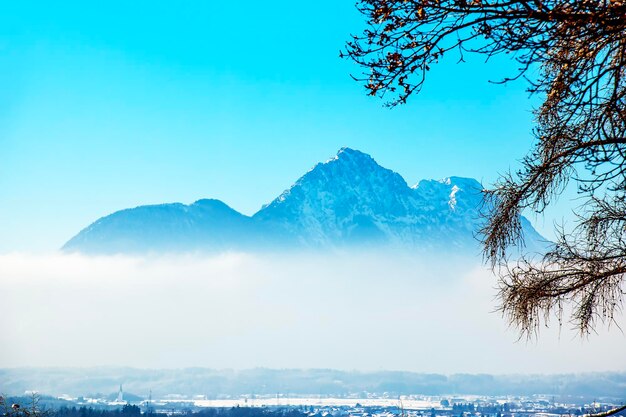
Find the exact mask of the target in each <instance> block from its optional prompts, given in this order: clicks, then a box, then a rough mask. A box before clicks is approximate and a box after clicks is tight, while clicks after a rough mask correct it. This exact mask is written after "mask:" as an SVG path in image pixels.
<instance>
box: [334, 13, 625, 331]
mask: <svg viewBox="0 0 626 417" xmlns="http://www.w3.org/2000/svg"><path fill="white" fill-rule="evenodd" d="M357 7H358V9H359V10H360V12H361V13H362V14H363V15H364V16H365V17H366V19H367V28H366V29H365V30H364V31H363V33H361V34H359V35H356V36H353V37H352V39H351V40H350V41H349V42H347V44H346V48H345V50H344V51H342V56H346V57H348V58H350V59H352V60H353V61H355V62H356V63H358V64H359V65H360V66H361V67H362V68H364V72H363V74H362V75H361V76H357V77H354V78H355V79H356V80H357V81H360V82H362V83H363V84H364V86H365V88H366V89H367V92H368V94H370V95H374V96H381V97H382V96H385V98H386V99H387V104H388V105H389V106H395V105H397V104H402V103H405V102H406V100H407V98H408V97H409V96H411V95H412V94H415V93H417V92H419V91H420V89H421V88H422V86H423V84H424V81H425V79H426V74H427V72H428V70H429V69H430V67H431V66H432V65H433V64H436V63H437V62H438V61H439V60H440V59H441V58H442V57H444V56H446V55H449V54H451V53H455V54H457V56H458V57H459V59H460V60H461V61H462V60H463V57H464V56H465V54H468V53H472V54H481V55H483V56H485V57H487V59H488V58H489V57H491V56H494V55H497V54H502V53H507V54H511V56H512V58H513V59H515V60H516V61H517V63H518V64H519V71H518V72H516V73H514V74H506V75H505V78H503V79H502V80H501V82H507V81H511V80H513V79H518V78H523V79H525V80H526V81H527V82H528V89H529V91H530V93H532V94H536V95H539V96H540V97H541V98H542V100H543V102H542V104H541V105H540V106H539V107H538V108H537V109H535V118H536V126H535V129H534V132H533V133H534V136H535V141H534V145H533V148H532V149H531V151H530V152H529V154H528V156H527V157H525V158H524V159H523V161H522V168H521V169H520V170H519V171H517V172H514V173H509V174H507V175H504V176H502V177H501V178H500V180H499V181H498V182H497V183H496V184H495V185H494V186H493V188H491V189H489V190H486V191H485V193H486V198H487V201H488V203H489V204H487V207H489V211H488V213H486V224H485V227H484V229H483V230H482V231H481V236H482V239H483V249H484V254H485V257H486V258H487V259H488V261H489V262H490V263H491V265H492V267H493V268H494V269H495V270H496V271H497V272H498V273H499V277H500V280H499V282H500V297H501V305H500V309H501V311H502V312H503V314H504V315H505V316H506V317H507V318H508V320H509V321H510V323H511V324H513V325H515V326H517V327H518V329H519V330H520V331H521V334H522V335H526V336H531V335H533V334H534V333H535V332H536V331H537V330H538V328H539V326H540V324H541V323H544V322H545V323H547V321H548V319H549V318H550V317H551V316H552V314H553V313H555V314H556V315H557V317H558V318H559V321H560V320H561V317H562V315H563V311H564V306H565V305H570V306H571V308H572V312H571V316H570V320H571V321H572V322H573V323H574V325H575V327H576V328H577V329H578V330H579V331H580V332H581V334H588V333H589V332H590V331H592V330H593V329H594V327H595V325H596V324H597V323H598V321H600V322H606V323H611V322H614V320H615V314H616V312H618V311H619V310H620V309H621V307H622V304H623V296H624V289H623V284H624V277H625V274H626V163H625V155H626V108H625V95H626V84H625V82H624V75H625V74H624V71H625V70H626V65H625V64H626V1H624V0H582V1H571V0H545V1H542V0H395V1H392V0H360V1H359V2H358V3H357ZM530 69H531V70H532V71H529V70H530ZM571 181H573V182H574V183H575V185H576V186H577V187H578V191H579V193H580V194H581V202H582V203H581V206H580V207H579V208H578V213H577V215H578V221H577V222H576V224H575V227H574V228H573V229H572V230H568V231H564V230H563V229H559V231H558V239H557V241H556V242H555V243H554V245H552V246H551V248H550V249H549V250H548V251H547V253H546V254H544V255H543V256H542V257H541V259H536V258H535V259H532V257H531V258H524V259H521V260H519V261H517V262H514V263H512V262H510V260H509V259H507V252H508V248H510V247H511V246H521V245H523V236H522V228H521V223H520V213H521V212H522V211H523V210H525V209H529V210H533V211H535V212H542V211H543V210H544V209H545V208H546V206H547V205H548V204H550V203H552V202H553V201H554V199H555V198H556V197H557V196H558V195H559V194H560V193H561V192H562V191H563V189H564V188H565V187H566V186H567V185H568V183H570V182H571Z"/></svg>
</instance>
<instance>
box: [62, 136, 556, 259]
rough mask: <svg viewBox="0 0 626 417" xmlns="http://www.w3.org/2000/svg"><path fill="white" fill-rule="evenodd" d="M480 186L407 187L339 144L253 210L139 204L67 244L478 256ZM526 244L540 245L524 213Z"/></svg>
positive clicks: (84, 248)
mask: <svg viewBox="0 0 626 417" xmlns="http://www.w3.org/2000/svg"><path fill="white" fill-rule="evenodd" d="M481 190H482V186H481V185H480V183H479V182H478V181H476V180H474V179H471V178H461V177H449V178H446V179H444V180H440V181H435V180H422V181H420V182H419V183H418V184H416V185H415V186H413V187H409V186H408V185H407V183H406V181H405V180H404V179H403V178H402V177H401V176H400V175H399V174H397V173H396V172H393V171H391V170H389V169H386V168H383V167H381V166H380V165H378V164H377V163H376V161H375V160H374V159H373V158H372V157H371V156H369V155H367V154H365V153H363V152H360V151H357V150H354V149H350V148H342V149H341V150H340V151H339V152H338V153H337V155H336V156H335V157H333V158H331V159H330V160H328V161H326V162H324V163H319V164H317V165H316V166H315V167H313V168H312V169H311V170H310V171H309V172H307V173H306V174H305V175H303V176H302V177H301V178H300V179H298V180H297V181H296V182H295V183H294V185H292V186H291V187H290V188H289V189H288V190H286V191H284V192H283V193H282V194H281V195H280V196H279V197H278V198H276V199H275V200H274V201H272V202H271V203H270V204H268V205H266V206H264V207H263V208H262V209H261V210H259V211H258V212H257V213H256V214H254V215H253V216H252V217H247V216H244V215H242V214H240V213H238V212H236V211H235V210H233V209H231V208H230V207H228V206H227V205H226V204H224V203H222V202H220V201H218V200H199V201H197V202H195V203H194V204H191V205H188V206H187V205H183V204H180V203H174V204H163V205H155V206H141V207H137V208H134V209H127V210H122V211H118V212H115V213H113V214H111V215H109V216H106V217H103V218H101V219H99V220H97V221H96V222H95V223H93V224H92V225H90V226H89V227H87V228H86V229H84V230H83V231H81V232H80V233H79V234H78V235H76V236H75V237H74V238H72V239H71V240H70V241H69V242H68V243H67V244H66V245H65V246H64V249H66V250H76V251H81V252H95V253H101V252H105V253H111V252H113V253H115V252H138V251H150V250H154V251H163V250H228V249H253V250H254V249H262V248H263V249H266V248H272V247H281V246H282V247H294V246H295V247H298V246H301V247H313V248H325V247H345V246H353V245H381V244H382V245H390V246H394V247H407V248H413V249H419V248H423V249H437V250H439V249H441V250H445V249H454V250H456V249H463V250H466V251H472V252H473V253H476V252H477V251H478V249H477V248H478V242H477V240H476V233H477V232H478V230H479V229H480V225H481V223H482V221H483V220H482V219H481V217H480V210H481V207H482V205H483V197H482V193H481ZM522 223H523V228H524V232H525V235H526V238H527V246H528V247H529V249H531V250H537V249H539V248H542V247H544V246H545V244H544V243H542V241H543V238H542V237H541V236H540V235H539V234H538V233H537V232H536V231H535V230H534V229H533V228H532V226H531V224H530V222H528V221H527V220H526V219H523V221H522Z"/></svg>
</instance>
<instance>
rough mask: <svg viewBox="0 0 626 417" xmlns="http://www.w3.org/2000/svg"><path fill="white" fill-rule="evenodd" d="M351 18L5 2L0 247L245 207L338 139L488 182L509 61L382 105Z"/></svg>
mask: <svg viewBox="0 0 626 417" xmlns="http://www.w3.org/2000/svg"><path fill="white" fill-rule="evenodd" d="M362 24H363V23H362V18H361V16H360V15H359V14H358V12H357V10H356V9H355V7H354V4H353V1H352V0H346V1H337V0H333V1H326V0H324V1H317V2H306V3H302V2H293V1H275V2H257V1H232V2H207V1H197V2H193V1H189V2H184V5H176V4H174V3H171V2H154V1H145V2H142V1H133V2H127V1H125V2H121V1H120V2H118V1H110V2H106V3H102V4H101V5H100V6H97V5H90V4H88V2H87V3H85V2H78V1H77V2H69V1H65V2H60V4H52V3H50V2H43V1H42V2H29V1H23V2H8V3H6V4H3V6H2V10H1V11H0V158H1V160H0V235H1V236H2V237H3V238H2V242H0V252H8V251H15V250H17V251H24V250H26V251H30V250H36V251H39V250H54V249H56V248H58V247H60V246H61V245H62V244H63V243H64V242H65V241H66V240H67V239H69V238H70V237H72V236H73V235H74V234H75V233H77V232H78V231H79V230H80V229H81V228H83V227H85V226H86V225H88V224H89V223H91V222H92V221H94V220H95V219H97V218H98V217H100V216H103V215H106V214H108V213H110V212H112V211H115V210H118V209H122V208H126V207H133V206H137V205H142V204H153V203H161V202H174V201H179V202H184V203H191V202H193V201H195V200H197V199H199V198H218V199H221V200H223V201H224V202H226V203H227V204H229V205H230V206H232V207H233V208H235V209H237V210H239V211H241V212H243V213H246V214H252V213H254V212H255V211H256V210H258V209H259V208H260V207H261V205H263V204H265V203H267V202H269V201H270V200H272V199H273V198H274V197H276V196H277V195H278V194H279V193H280V192H282V191H283V189H285V188H287V187H288V186H289V185H291V183H292V182H293V181H294V180H296V179H297V178H298V177H299V176H300V175H302V174H303V173H304V172H305V171H306V170H308V169H309V168H310V167H311V166H312V165H314V164H315V163H316V162H318V161H322V160H325V159H327V158H328V157H330V156H331V155H333V154H334V153H336V151H337V150H338V149H339V148H340V147H342V146H350V147H353V148H356V149H360V150H362V151H364V152H367V153H369V154H371V155H372V156H373V157H374V158H375V159H376V160H377V161H378V162H379V163H380V164H381V165H383V166H385V167H388V168H390V169H393V170H395V171H397V172H399V173H400V174H401V175H403V176H404V178H405V179H406V180H407V182H409V184H413V183H414V182H416V181H418V180H419V179H422V178H441V177H445V176H450V175H459V176H469V177H475V178H477V179H479V180H482V181H483V182H484V183H486V184H489V183H490V182H491V181H493V180H494V179H495V178H496V177H497V174H498V173H499V172H503V171H505V170H508V169H509V168H510V167H515V166H516V165H517V160H519V159H520V158H521V157H522V156H523V155H524V154H525V153H526V151H527V150H528V148H529V146H530V144H531V134H530V132H531V127H532V114H531V108H532V103H531V100H529V99H528V95H527V93H526V92H525V91H524V88H525V85H524V84H523V83H522V82H519V83H514V84H509V85H506V86H500V85H493V84H489V83H488V80H489V79H498V78H500V77H502V76H505V75H510V74H511V73H512V72H513V69H514V65H513V64H512V63H511V62H510V61H509V57H502V58H498V59H495V60H493V61H492V62H490V63H489V64H487V65H483V63H482V61H480V59H476V60H473V61H471V62H469V63H467V64H460V65H457V64H456V62H455V60H454V59H450V60H448V61H445V62H442V63H441V64H440V65H438V66H435V67H434V68H433V69H432V72H431V74H429V75H430V78H429V79H428V81H427V84H426V88H425V90H424V91H423V93H422V94H421V95H419V96H417V97H414V98H413V99H412V100H411V101H410V103H409V104H408V105H406V106H404V107H401V108H396V109H393V110H389V109H387V108H384V107H383V106H382V104H383V102H382V101H381V100H379V99H374V98H370V97H366V96H365V94H364V89H363V88H362V87H361V86H360V85H358V84H357V83H355V82H354V81H352V80H351V79H350V77H349V74H350V73H351V72H352V73H356V72H358V71H359V70H358V69H357V68H355V67H353V66H352V64H350V63H349V62H347V61H345V60H341V59H339V58H338V52H339V50H340V49H341V48H342V47H343V44H344V42H345V41H346V40H347V39H348V37H349V34H350V33H351V32H352V33H356V32H358V31H359V28H361V26H362ZM559 210H561V209H559ZM560 214H561V213H560V212H559V211H557V212H554V211H553V212H551V214H550V215H549V216H547V217H546V220H541V219H540V220H539V224H538V226H539V227H538V228H539V230H540V231H544V233H547V232H546V230H549V229H550V228H551V224H552V223H551V222H552V218H554V217H556V218H559V215H560ZM547 234H549V233H547Z"/></svg>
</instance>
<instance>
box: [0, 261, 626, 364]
mask: <svg viewBox="0 0 626 417" xmlns="http://www.w3.org/2000/svg"><path fill="white" fill-rule="evenodd" d="M0 271H2V272H1V275H2V279H1V280H0V327H1V328H2V329H3V331H2V332H1V333H0V367H17V366H94V365H127V366H133V367H146V368H164V367H187V366H205V367H214V368H236V369H242V368H250V367H259V366H263V367H271V368H336V369H358V370H381V369H390V370H394V369H395V370H406V371H417V372H440V373H455V372H471V373H477V372H487V373H495V374H502V373H518V372H519V373H531V372H532V373H553V372H579V371H598V370H613V371H617V370H624V369H626V362H625V360H624V356H623V345H624V338H625V336H624V334H623V333H622V332H621V331H620V330H619V329H618V328H617V327H616V326H613V327H612V328H611V329H610V330H609V331H606V329H605V328H600V329H599V332H600V333H599V334H598V335H592V336H591V337H590V338H589V339H588V340H586V341H584V342H583V341H581V340H580V339H579V338H577V335H576V334H575V333H574V332H573V331H571V330H570V329H569V326H568V324H567V323H565V324H564V326H563V328H562V330H561V331H560V332H559V330H558V324H557V322H556V321H553V322H552V327H551V328H550V329H546V330H543V331H542V332H541V335H540V337H541V339H540V341H539V343H534V342H531V343H527V342H525V341H521V342H516V339H517V333H516V332H515V331H513V330H510V329H509V330H507V326H506V323H505V322H504V320H503V319H502V318H501V317H500V315H499V314H497V313H493V312H492V310H493V309H494V307H495V305H496V301H495V300H494V296H495V294H496V291H495V289H494V286H495V278H494V277H493V275H492V274H491V272H490V271H488V270H486V269H485V268H484V267H483V266H481V265H480V263H479V262H478V260H477V259H474V260H468V259H462V258H454V257H445V256H442V257H441V258H440V259H433V258H432V257H431V258H429V259H428V261H426V260H425V259H420V258H418V257H416V256H414V255H411V254H408V253H406V254H390V253H374V252H372V253H360V254H355V253H333V254H324V255H322V254H316V253H301V254H290V255H284V254H282V255H278V254H275V255H263V256H261V255H254V254H244V253H228V254H223V255H214V256H199V255H187V256H166V257H159V258H151V257H124V256H117V257H84V256H79V255H61V254H49V255H28V254H20V253H13V254H5V255H1V256H0ZM622 322H623V321H622Z"/></svg>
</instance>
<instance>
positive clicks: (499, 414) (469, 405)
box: [12, 386, 626, 417]
mask: <svg viewBox="0 0 626 417" xmlns="http://www.w3.org/2000/svg"><path fill="white" fill-rule="evenodd" d="M363 394H364V393H359V394H351V395H347V396H345V397H343V398H336V397H328V396H321V395H319V396H285V395H282V394H280V393H277V394H276V395H273V396H268V395H263V396H260V395H243V396H238V397H236V398H235V397H232V396H228V395H219V396H216V397H215V398H211V399H209V398H207V396H206V395H193V396H186V395H180V394H168V395H165V396H162V397H159V398H156V397H155V398H153V397H152V395H151V393H150V395H149V396H148V398H141V397H138V396H136V395H134V394H130V393H125V392H124V389H123V386H120V387H119V391H118V392H117V393H116V394H110V395H106V396H94V397H69V396H66V395H65V396H61V397H52V396H46V395H43V394H39V393H35V392H26V393H25V394H24V395H23V396H19V397H14V398H12V401H20V400H21V401H23V402H24V404H26V405H28V404H30V403H31V402H32V401H31V398H32V397H34V396H36V397H38V403H39V407H40V409H41V410H47V411H50V412H53V413H54V414H56V415H57V416H59V417H94V416H98V417H107V416H108V415H111V416H114V415H117V416H119V415H124V416H128V417H130V416H131V415H163V416H177V415H192V414H193V415H199V416H200V417H212V416H217V415H219V416H220V417H257V416H266V417H277V416H289V417H396V416H398V417H535V416H536V417H556V416H566V415H567V416H581V415H585V414H593V413H600V412H605V411H608V410H612V409H614V408H616V407H619V406H622V405H623V404H624V402H623V401H620V400H615V399H613V400H611V399H598V400H597V401H593V402H584V401H582V400H581V399H580V398H576V397H572V398H571V399H569V400H568V401H563V399H560V400H557V399H556V398H554V397H550V396H542V395H534V396H477V395H454V396H445V395H442V396H422V395H406V396H397V397H392V396H391V395H385V394H383V395H373V394H367V393H365V395H363ZM620 414H626V413H624V412H622V413H620Z"/></svg>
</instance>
